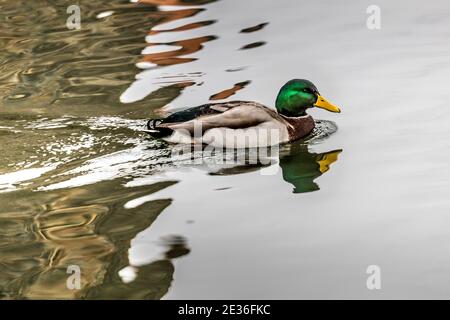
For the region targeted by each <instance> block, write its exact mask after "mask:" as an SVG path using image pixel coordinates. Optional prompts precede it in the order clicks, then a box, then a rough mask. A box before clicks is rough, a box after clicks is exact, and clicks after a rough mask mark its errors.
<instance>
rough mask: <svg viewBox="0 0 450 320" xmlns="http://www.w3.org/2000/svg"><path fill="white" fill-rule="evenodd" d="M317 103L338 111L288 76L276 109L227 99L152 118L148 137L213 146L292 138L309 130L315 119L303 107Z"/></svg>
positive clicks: (273, 142)
mask: <svg viewBox="0 0 450 320" xmlns="http://www.w3.org/2000/svg"><path fill="white" fill-rule="evenodd" d="M311 108H321V109H325V110H327V111H330V112H335V113H340V112H341V109H340V108H339V107H337V106H335V105H333V104H332V103H330V102H328V101H327V100H326V99H325V98H324V97H322V95H321V94H320V93H319V91H318V90H317V87H316V86H315V85H314V84H313V83H312V82H311V81H309V80H306V79H292V80H290V81H288V82H286V83H285V84H284V85H283V86H282V87H281V89H280V90H279V92H278V95H277V97H276V100H275V110H274V109H273V108H270V107H267V106H265V105H263V104H260V103H258V102H254V101H228V102H218V103H209V104H204V105H200V106H197V107H193V108H189V109H186V110H182V111H178V112H175V113H172V114H170V115H168V116H167V117H165V118H162V119H150V120H148V122H147V130H144V131H145V132H147V133H148V134H150V135H151V136H152V137H154V138H157V139H162V140H164V141H166V142H169V143H176V144H180V143H181V144H202V145H211V146H213V147H215V148H218V147H221V148H232V149H237V148H255V147H269V146H273V145H278V144H283V143H289V142H293V141H295V140H298V139H301V138H303V137H305V136H307V135H309V134H310V133H311V132H312V130H313V129H314V127H315V121H314V119H313V118H312V116H311V115H309V114H307V113H306V111H307V110H308V109H311Z"/></svg>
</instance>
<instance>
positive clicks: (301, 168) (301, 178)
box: [280, 144, 342, 193]
mask: <svg viewBox="0 0 450 320" xmlns="http://www.w3.org/2000/svg"><path fill="white" fill-rule="evenodd" d="M341 152H342V150H333V151H329V152H323V153H315V152H310V151H308V146H307V145H304V144H292V145H290V146H289V152H288V154H286V155H284V156H282V157H280V167H281V169H282V170H283V179H284V180H286V181H287V182H289V183H291V184H292V185H293V186H294V190H293V192H294V193H303V192H311V191H316V190H319V186H318V185H317V183H316V182H315V179H316V178H318V177H320V176H321V175H322V174H324V173H325V172H327V171H328V170H329V168H330V165H331V164H332V163H333V162H335V161H337V159H338V155H339V154H340V153H341Z"/></svg>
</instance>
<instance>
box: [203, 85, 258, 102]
mask: <svg viewBox="0 0 450 320" xmlns="http://www.w3.org/2000/svg"><path fill="white" fill-rule="evenodd" d="M250 82H251V81H250V80H249V81H244V82H239V83H236V84H235V85H234V86H233V87H232V88H230V89H225V90H223V91H221V92H218V93H216V94H213V95H212V96H211V97H210V98H209V100H222V99H226V98H228V97H231V96H232V95H234V94H235V93H236V92H237V91H239V90H242V89H244V88H245V87H246V86H247V85H248V84H250Z"/></svg>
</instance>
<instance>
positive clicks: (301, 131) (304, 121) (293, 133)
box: [281, 112, 316, 140]
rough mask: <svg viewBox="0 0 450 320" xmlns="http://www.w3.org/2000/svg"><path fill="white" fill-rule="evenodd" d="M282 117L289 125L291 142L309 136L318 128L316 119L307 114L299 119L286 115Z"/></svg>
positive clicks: (298, 117)
mask: <svg viewBox="0 0 450 320" xmlns="http://www.w3.org/2000/svg"><path fill="white" fill-rule="evenodd" d="M281 116H282V117H283V119H285V120H286V122H287V123H288V124H289V125H288V126H287V128H288V132H289V137H290V139H291V140H297V139H300V138H302V137H304V136H306V135H308V134H309V133H311V131H312V130H313V129H314V127H315V126H316V123H315V122H314V119H313V118H312V117H311V116H310V115H308V114H306V112H305V113H304V115H303V116H297V117H289V116H286V115H281Z"/></svg>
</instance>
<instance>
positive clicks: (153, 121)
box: [147, 119, 163, 130]
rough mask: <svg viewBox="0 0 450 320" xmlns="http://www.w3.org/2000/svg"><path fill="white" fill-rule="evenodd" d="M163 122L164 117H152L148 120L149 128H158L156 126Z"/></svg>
mask: <svg viewBox="0 0 450 320" xmlns="http://www.w3.org/2000/svg"><path fill="white" fill-rule="evenodd" d="M162 122H163V120H162V119H150V120H148V122H147V129H148V130H158V129H157V128H156V126H158V125H159V124H161V123H162Z"/></svg>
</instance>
